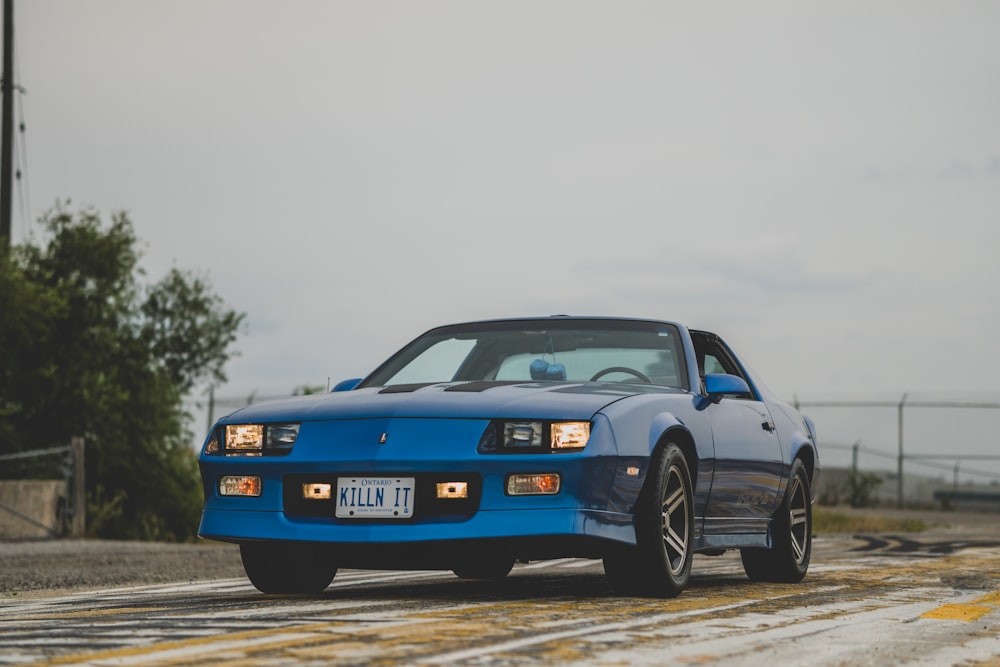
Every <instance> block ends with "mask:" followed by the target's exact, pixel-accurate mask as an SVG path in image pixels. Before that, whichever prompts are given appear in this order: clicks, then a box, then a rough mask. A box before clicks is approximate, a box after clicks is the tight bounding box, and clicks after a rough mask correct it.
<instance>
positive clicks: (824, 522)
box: [813, 507, 928, 535]
mask: <svg viewBox="0 0 1000 667" xmlns="http://www.w3.org/2000/svg"><path fill="white" fill-rule="evenodd" d="M871 511H872V510H868V512H871ZM927 528H928V526H927V524H926V523H925V522H923V521H921V520H920V519H905V518H895V517H891V516H879V515H878V514H870V513H865V514H858V513H850V514H846V513H844V512H835V511H833V510H828V509H822V508H819V507H813V533H814V534H816V535H828V534H830V533H896V532H903V533H919V532H922V531H925V530H927Z"/></svg>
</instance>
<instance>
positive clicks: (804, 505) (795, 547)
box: [788, 476, 812, 565]
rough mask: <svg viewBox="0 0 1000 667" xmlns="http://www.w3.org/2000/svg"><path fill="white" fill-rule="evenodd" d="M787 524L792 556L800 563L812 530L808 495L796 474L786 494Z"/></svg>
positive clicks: (803, 557)
mask: <svg viewBox="0 0 1000 667" xmlns="http://www.w3.org/2000/svg"><path fill="white" fill-rule="evenodd" d="M788 501H789V502H788V526H789V533H790V534H789V538H790V542H791V545H790V546H791V548H792V558H793V559H794V560H795V563H796V564H797V565H801V564H802V562H803V561H804V560H805V558H806V555H807V549H808V547H809V538H810V537H811V534H812V531H811V526H810V525H809V497H808V496H807V495H806V489H805V485H804V484H803V483H802V478H801V477H799V476H796V477H795V478H794V479H793V482H792V488H791V490H790V491H789V496H788Z"/></svg>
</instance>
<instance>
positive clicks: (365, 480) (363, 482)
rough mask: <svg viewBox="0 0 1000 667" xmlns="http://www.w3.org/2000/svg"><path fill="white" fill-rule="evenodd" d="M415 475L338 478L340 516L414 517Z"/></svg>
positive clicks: (338, 508) (356, 517)
mask: <svg viewBox="0 0 1000 667" xmlns="http://www.w3.org/2000/svg"><path fill="white" fill-rule="evenodd" d="M415 481H416V480H415V478H413V477H338V478H337V518H338V519H405V518H409V517H411V516H413V496H414V489H415V487H416V484H415Z"/></svg>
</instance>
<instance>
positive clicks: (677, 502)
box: [660, 465, 691, 576]
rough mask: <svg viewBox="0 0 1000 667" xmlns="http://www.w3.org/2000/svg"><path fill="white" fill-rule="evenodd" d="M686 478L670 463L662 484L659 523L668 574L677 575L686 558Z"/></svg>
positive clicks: (689, 526)
mask: <svg viewBox="0 0 1000 667" xmlns="http://www.w3.org/2000/svg"><path fill="white" fill-rule="evenodd" d="M686 485H687V479H686V476H685V475H684V474H683V473H682V472H681V470H680V469H679V468H678V467H677V466H676V465H672V466H670V468H669V469H668V470H667V478H666V484H664V494H663V495H664V498H663V503H662V505H661V507H660V525H661V527H662V534H663V548H664V549H665V550H666V553H667V567H668V568H669V569H670V574H672V575H674V576H677V575H679V574H680V573H681V571H683V570H684V568H685V566H686V564H687V561H688V558H687V554H688V545H689V543H690V540H689V539H688V533H689V532H690V530H691V525H690V523H689V521H688V516H689V514H690V512H689V510H688V491H687V486H686Z"/></svg>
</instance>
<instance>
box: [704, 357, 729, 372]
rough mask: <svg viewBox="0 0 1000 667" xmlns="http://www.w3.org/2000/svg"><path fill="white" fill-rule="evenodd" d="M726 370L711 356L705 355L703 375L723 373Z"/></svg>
mask: <svg viewBox="0 0 1000 667" xmlns="http://www.w3.org/2000/svg"><path fill="white" fill-rule="evenodd" d="M725 372H726V369H725V368H723V367H722V364H721V363H719V360H718V359H716V358H715V355H713V354H706V355H705V374H706V375H707V374H708V373H725Z"/></svg>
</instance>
